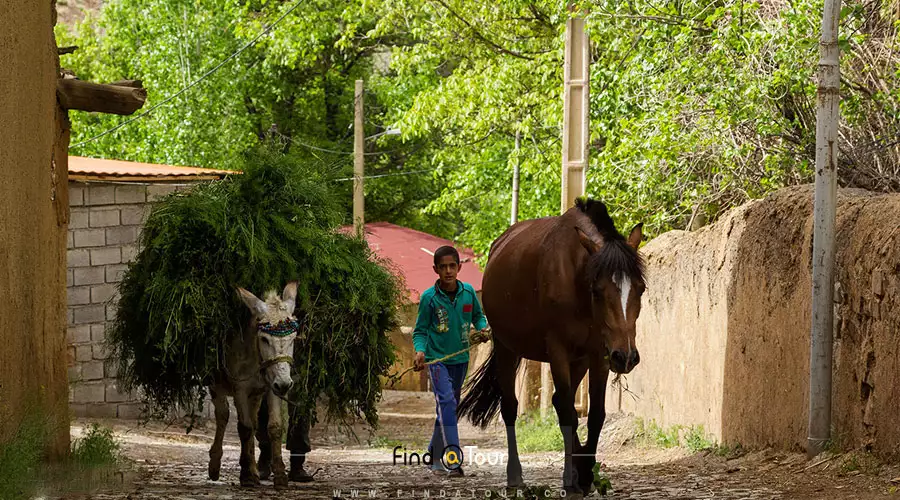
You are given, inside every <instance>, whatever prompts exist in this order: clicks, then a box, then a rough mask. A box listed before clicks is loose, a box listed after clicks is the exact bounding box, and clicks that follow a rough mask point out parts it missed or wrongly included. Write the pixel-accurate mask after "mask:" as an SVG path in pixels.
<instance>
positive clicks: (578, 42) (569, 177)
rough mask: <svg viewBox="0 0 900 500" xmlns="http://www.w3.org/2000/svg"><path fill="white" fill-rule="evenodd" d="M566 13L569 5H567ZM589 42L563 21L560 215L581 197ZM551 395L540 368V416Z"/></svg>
mask: <svg viewBox="0 0 900 500" xmlns="http://www.w3.org/2000/svg"><path fill="white" fill-rule="evenodd" d="M569 9H570V11H571V10H572V9H573V4H572V3H570V4H569ZM590 68H591V57H590V40H589V39H588V36H587V34H586V33H585V31H584V19H583V18H581V17H569V19H568V20H567V21H566V48H565V62H564V67H563V134H562V192H561V196H560V212H561V213H565V212H566V211H567V210H568V209H569V208H571V207H572V206H574V205H575V199H576V198H578V197H579V196H582V195H583V194H584V190H585V173H586V170H587V162H588V143H589V140H590V127H589V123H590V122H589V118H590V113H589V111H590V109H589V103H590V81H591V76H590ZM552 391H553V379H552V377H551V376H550V366H549V365H547V364H546V363H545V364H543V365H542V368H541V415H547V414H548V413H549V409H550V405H551V397H552Z"/></svg>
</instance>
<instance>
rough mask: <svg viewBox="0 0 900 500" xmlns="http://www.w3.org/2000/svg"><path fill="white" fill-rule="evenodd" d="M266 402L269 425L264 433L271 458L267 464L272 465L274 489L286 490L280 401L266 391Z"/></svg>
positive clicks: (286, 481)
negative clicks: (266, 435)
mask: <svg viewBox="0 0 900 500" xmlns="http://www.w3.org/2000/svg"><path fill="white" fill-rule="evenodd" d="M265 397H266V402H267V403H268V405H267V406H268V409H269V418H268V421H269V425H268V428H267V429H266V432H267V433H268V435H269V447H270V453H271V457H270V459H269V462H270V463H271V465H272V473H273V474H274V475H275V477H274V478H273V480H274V481H275V489H283V488H287V485H288V477H287V473H285V472H284V460H282V458H281V435H282V433H283V431H284V424H283V421H282V418H281V399H280V398H278V396H276V395H275V394H274V393H273V392H272V391H266V396H265Z"/></svg>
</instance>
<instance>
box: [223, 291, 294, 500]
mask: <svg viewBox="0 0 900 500" xmlns="http://www.w3.org/2000/svg"><path fill="white" fill-rule="evenodd" d="M238 293H239V294H240V296H241V299H242V300H243V301H244V304H246V305H247V307H249V308H250V311H252V313H253V318H252V319H251V320H250V322H249V324H247V326H246V327H245V328H244V331H243V332H242V334H240V335H233V336H232V338H230V339H229V341H228V346H227V351H226V354H225V363H224V366H223V368H222V369H221V370H219V373H218V374H217V375H216V376H215V381H214V383H213V384H211V385H210V386H209V390H210V395H211V396H212V402H213V406H215V411H216V438H215V441H213V445H212V448H210V450H209V478H210V479H212V480H214V481H216V480H218V479H219V469H220V468H221V466H222V438H223V437H224V436H225V426H226V425H227V424H228V415H229V409H228V400H227V399H226V398H227V397H228V396H231V397H232V398H234V406H235V409H237V414H238V425H237V427H238V435H239V436H240V438H241V459H240V464H241V486H249V487H253V486H259V484H260V483H259V471H258V469H257V464H256V459H255V450H254V448H255V446H254V435H255V432H256V425H257V414H258V412H259V407H260V404H261V403H262V398H263V397H265V398H267V399H266V402H267V403H268V408H269V428H268V434H269V440H270V442H271V443H276V444H277V445H273V446H272V447H271V448H272V462H271V463H272V472H273V474H274V482H275V488H276V489H281V488H286V487H287V485H288V478H287V474H286V473H285V471H284V462H283V461H282V459H281V434H282V431H283V429H284V426H283V422H282V416H281V401H282V400H281V398H280V397H284V396H285V395H287V393H288V390H290V388H291V385H292V384H293V381H292V380H291V366H292V365H293V363H294V339H295V338H296V337H297V329H298V324H297V320H296V319H295V318H294V306H295V301H296V297H297V282H291V283H288V285H287V286H286V287H284V292H283V293H282V296H281V297H278V294H277V293H276V292H274V291H269V292H267V293H266V295H265V298H266V300H265V302H263V301H261V300H259V299H258V298H256V296H255V295H253V294H252V293H250V292H248V291H247V290H244V289H243V288H238Z"/></svg>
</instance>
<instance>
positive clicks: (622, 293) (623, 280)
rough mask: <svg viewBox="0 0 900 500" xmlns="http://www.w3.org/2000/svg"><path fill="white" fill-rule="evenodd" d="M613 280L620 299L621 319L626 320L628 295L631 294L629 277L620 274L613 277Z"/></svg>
mask: <svg viewBox="0 0 900 500" xmlns="http://www.w3.org/2000/svg"><path fill="white" fill-rule="evenodd" d="M613 282H614V283H615V284H616V286H617V287H618V288H619V297H620V298H621V300H622V319H624V320H625V321H628V296H629V295H630V294H631V278H629V277H628V276H625V275H624V274H620V275H618V276H616V277H615V278H613Z"/></svg>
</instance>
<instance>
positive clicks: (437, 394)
mask: <svg viewBox="0 0 900 500" xmlns="http://www.w3.org/2000/svg"><path fill="white" fill-rule="evenodd" d="M468 368H469V363H460V364H456V365H446V364H444V363H435V364H433V365H429V366H428V373H429V376H430V377H431V387H432V389H433V390H434V399H435V401H436V407H437V408H436V410H437V418H436V419H435V421H434V433H433V434H432V435H431V444H429V445H428V450H429V451H430V452H431V459H432V465H431V468H432V469H434V470H444V466H443V464H442V463H441V456H442V454H443V451H444V448H445V447H446V446H449V445H455V446H456V447H457V448H456V450H457V451H460V450H461V448H460V447H459V431H458V430H457V427H456V405H457V404H459V399H460V392H461V391H462V385H463V382H464V381H465V380H466V373H467V371H468Z"/></svg>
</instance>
